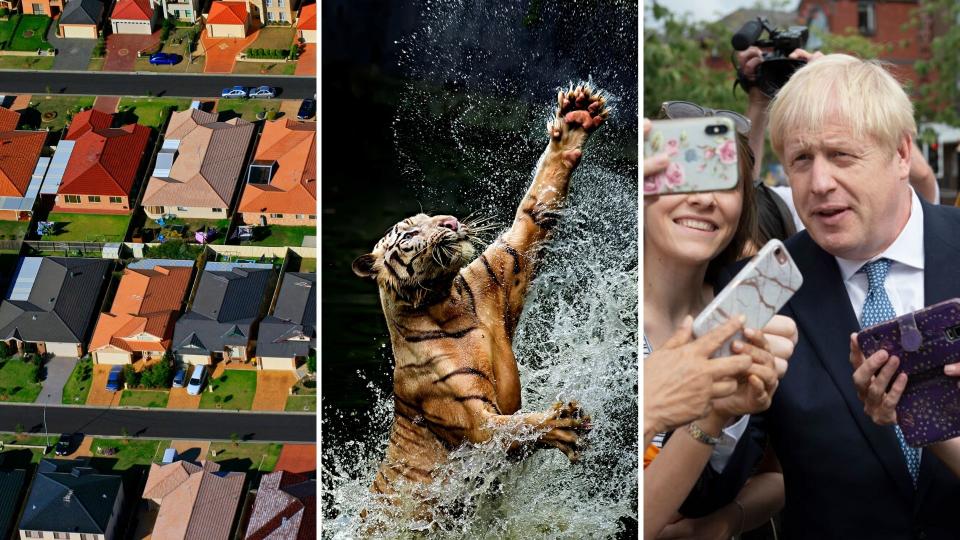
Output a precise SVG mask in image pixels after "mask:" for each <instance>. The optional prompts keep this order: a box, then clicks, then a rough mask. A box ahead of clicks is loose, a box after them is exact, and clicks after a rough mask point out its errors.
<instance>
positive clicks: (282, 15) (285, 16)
mask: <svg viewBox="0 0 960 540" xmlns="http://www.w3.org/2000/svg"><path fill="white" fill-rule="evenodd" d="M280 7H283V2H281V3H280ZM280 20H281V21H284V22H286V20H287V14H286V13H284V12H283V11H281V12H280Z"/></svg>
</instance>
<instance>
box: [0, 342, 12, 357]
mask: <svg viewBox="0 0 960 540" xmlns="http://www.w3.org/2000/svg"><path fill="white" fill-rule="evenodd" d="M9 356H10V347H9V346H8V345H7V343H6V342H5V341H0V358H7V357H9Z"/></svg>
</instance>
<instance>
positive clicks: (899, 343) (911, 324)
mask: <svg viewBox="0 0 960 540" xmlns="http://www.w3.org/2000/svg"><path fill="white" fill-rule="evenodd" d="M857 343H858V344H859V345H860V350H861V351H862V352H863V355H864V357H869V356H870V355H872V354H873V353H875V352H877V351H879V350H880V349H883V350H885V351H887V352H888V353H890V355H891V356H896V357H897V358H899V359H900V367H899V368H898V369H897V374H898V375H899V374H900V373H906V374H907V387H906V389H904V391H903V394H902V395H901V396H900V401H899V402H898V403H897V423H898V424H900V430H901V431H902V432H903V437H904V438H905V439H906V440H907V443H908V444H910V446H914V447H919V446H926V445H928V444H931V443H935V442H937V441H942V440H945V439H950V438H953V437H956V436H958V435H960V388H958V387H957V379H956V378H954V377H948V376H947V375H945V374H944V373H943V366H944V364H953V363H955V362H960V298H953V299H951V300H947V301H945V302H940V303H939V304H934V305H932V306H928V307H925V308H923V309H920V310H917V311H914V312H913V313H907V314H906V315H902V316H900V317H897V318H896V319H893V320H890V321H887V322H885V323H881V324H878V325H876V326H871V327H870V328H865V329H863V330H862V331H861V332H860V333H859V334H857Z"/></svg>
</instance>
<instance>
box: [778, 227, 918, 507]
mask: <svg viewBox="0 0 960 540" xmlns="http://www.w3.org/2000/svg"><path fill="white" fill-rule="evenodd" d="M790 251H791V255H792V256H793V257H794V260H795V262H796V263H797V266H798V267H799V268H800V271H801V273H802V274H803V280H804V282H803V286H802V287H801V288H800V290H799V291H798V292H797V294H796V295H794V297H793V298H792V299H791V300H790V305H791V307H792V308H793V310H794V313H795V314H796V317H797V324H798V326H799V330H800V334H801V335H804V334H806V335H807V336H810V338H809V339H808V341H809V343H810V344H811V346H812V347H813V349H814V351H815V352H816V356H817V359H818V360H819V361H820V363H821V364H822V365H823V367H824V369H825V370H826V372H827V374H828V375H829V376H830V379H831V380H832V381H833V384H834V385H835V386H836V387H837V389H838V390H839V391H840V394H841V395H842V396H843V399H844V402H845V403H846V405H847V409H848V410H849V412H850V414H851V415H852V416H853V418H854V420H855V421H856V423H857V426H858V427H859V428H860V431H861V433H862V434H863V436H864V438H865V439H866V440H867V441H868V442H869V443H870V446H871V448H872V450H873V451H874V453H875V454H876V456H877V459H879V460H880V462H881V463H882V464H883V467H884V468H885V469H886V471H887V474H888V475H889V476H890V478H891V479H892V480H893V482H894V484H896V485H897V488H898V489H899V490H900V491H901V492H902V493H903V495H904V496H906V497H908V498H911V499H912V497H913V491H914V488H913V482H912V480H911V479H910V474H909V472H908V471H907V466H906V462H905V461H904V457H903V452H902V451H901V450H900V445H899V443H898V442H897V437H896V434H895V433H894V431H893V428H892V427H890V426H885V427H881V426H877V425H876V424H874V423H873V421H872V420H871V419H870V418H869V417H868V416H867V415H866V414H864V412H863V402H861V401H860V399H859V398H858V397H857V393H856V389H855V387H854V386H853V367H852V366H851V365H850V361H849V357H848V356H849V351H850V334H851V333H853V332H857V331H859V330H860V324H859V322H858V321H857V318H856V315H855V314H854V311H853V307H852V306H851V305H850V298H849V296H848V295H847V290H846V288H845V287H844V284H843V277H842V276H841V274H840V268H839V267H838V266H837V261H836V259H835V258H834V257H833V256H832V255H830V254H829V253H827V252H826V251H824V250H823V249H821V248H820V247H819V246H817V245H816V244H815V243H814V242H813V240H812V239H811V238H810V236H809V234H808V233H807V232H805V231H804V232H802V233H800V234H799V235H797V237H795V239H794V242H792V243H791V244H790ZM787 376H788V377H789V371H788V372H787Z"/></svg>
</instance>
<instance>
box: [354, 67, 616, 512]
mask: <svg viewBox="0 0 960 540" xmlns="http://www.w3.org/2000/svg"><path fill="white" fill-rule="evenodd" d="M557 102H558V104H557V108H556V111H555V114H554V116H553V118H552V119H551V120H550V122H549V123H548V125H547V127H548V133H549V135H550V142H549V143H548V145H547V148H546V150H545V151H544V153H543V155H542V156H541V158H540V160H539V162H538V164H537V169H536V172H535V175H534V179H533V183H532V185H531V186H530V188H529V189H528V191H527V193H526V195H525V196H524V197H523V200H522V201H521V203H520V206H519V208H518V209H517V211H516V216H515V218H514V221H513V223H512V225H511V227H510V228H509V229H508V230H507V231H505V232H504V233H503V234H502V235H500V237H499V238H497V239H496V240H495V241H494V242H493V243H492V244H491V245H490V246H488V247H487V248H486V249H485V250H484V251H483V253H481V254H480V255H479V257H478V256H477V253H476V250H475V248H474V245H473V243H474V242H475V241H476V236H475V235H476V233H477V229H478V228H479V229H482V228H483V227H482V226H478V223H477V222H470V221H469V220H467V221H466V222H460V221H458V220H457V218H455V217H453V216H428V215H424V214H418V215H416V216H413V217H410V218H407V219H405V220H403V221H401V222H399V223H397V224H396V225H394V226H393V227H392V228H391V229H390V230H389V231H388V232H387V234H386V236H384V238H383V239H381V240H380V241H379V242H378V243H377V245H376V247H375V248H374V249H373V252H372V253H368V254H366V255H363V256H361V257H359V258H358V259H357V260H356V261H354V263H353V270H354V272H355V273H356V274H357V275H359V276H362V277H366V278H371V279H374V280H376V282H377V284H378V285H379V289H380V301H381V304H382V306H383V312H384V315H385V316H386V319H387V326H388V328H389V331H390V342H391V344H392V346H393V354H394V359H395V368H394V383H393V390H394V403H395V406H394V412H395V418H394V422H393V425H392V428H391V432H390V443H389V446H388V448H387V452H386V456H385V458H384V460H383V462H382V464H381V466H380V469H379V471H378V473H377V475H376V478H375V479H374V482H373V485H372V486H371V491H373V492H375V493H384V494H392V493H396V492H397V489H396V488H397V485H398V484H399V483H401V482H411V483H414V485H416V484H417V483H429V482H431V480H432V472H433V471H434V469H435V468H436V467H437V465H439V464H441V463H443V462H444V461H445V460H446V458H447V455H448V452H449V451H450V450H452V449H453V448H456V447H458V446H460V445H461V444H463V443H465V442H472V443H480V442H483V441H487V440H489V439H490V437H491V436H492V434H493V431H494V430H510V429H516V427H517V426H520V425H523V424H525V425H526V426H532V427H533V428H536V429H537V430H538V431H540V432H541V434H540V435H539V439H538V440H537V441H536V442H535V443H532V444H527V445H520V444H519V443H517V444H516V446H524V448H513V449H512V450H514V451H518V450H519V453H521V454H522V453H523V451H524V450H525V449H529V448H530V447H531V446H533V447H554V448H557V449H559V450H561V451H562V452H564V454H566V455H567V457H568V458H569V459H570V460H571V461H576V460H577V459H578V458H579V451H580V449H581V447H582V443H581V436H582V435H583V434H585V433H586V432H587V431H589V429H590V428H591V425H590V418H589V417H588V416H586V415H585V414H583V412H582V411H581V409H580V407H579V406H578V405H577V404H576V403H573V402H571V403H566V404H561V403H558V404H556V405H554V407H553V408H552V409H551V410H547V411H543V412H535V413H523V414H514V413H516V412H517V411H518V410H519V409H520V376H519V371H518V369H517V360H516V358H515V357H514V354H513V349H512V341H513V336H514V332H515V330H516V326H517V319H518V317H519V316H520V311H521V309H522V307H523V302H524V297H525V295H526V292H527V287H528V286H529V284H530V281H531V279H532V277H533V275H534V272H535V269H536V266H537V261H538V257H539V256H538V248H539V246H540V245H541V243H542V241H543V240H544V239H545V238H546V237H547V235H548V233H549V232H550V230H551V229H552V228H553V227H554V226H555V225H556V224H557V221H558V220H559V219H560V217H561V214H560V212H559V209H560V208H561V207H562V205H563V203H564V199H565V198H566V195H567V187H568V184H569V181H570V176H571V173H572V172H573V170H574V168H575V167H576V166H577V164H578V163H579V161H580V158H581V154H582V147H583V144H584V142H585V141H586V139H587V137H588V136H589V134H590V133H591V132H592V131H593V130H595V129H596V128H597V127H598V126H599V125H600V124H601V123H602V122H603V121H604V120H605V119H606V118H607V116H608V114H609V111H608V110H607V108H606V99H605V97H603V95H602V94H601V92H598V91H596V90H594V89H593V88H591V87H590V86H589V85H580V86H577V87H576V88H572V87H571V88H570V89H568V90H561V91H560V92H559V94H558V96H557Z"/></svg>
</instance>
